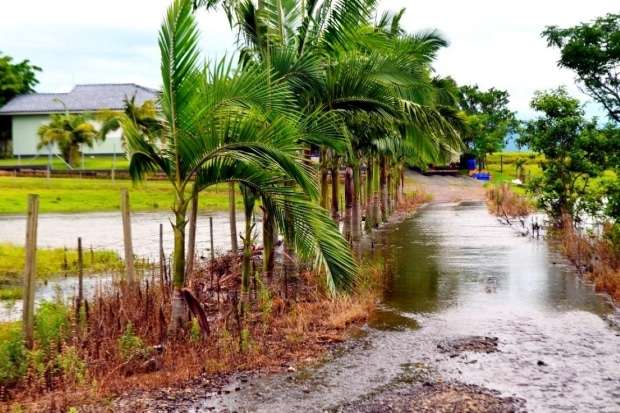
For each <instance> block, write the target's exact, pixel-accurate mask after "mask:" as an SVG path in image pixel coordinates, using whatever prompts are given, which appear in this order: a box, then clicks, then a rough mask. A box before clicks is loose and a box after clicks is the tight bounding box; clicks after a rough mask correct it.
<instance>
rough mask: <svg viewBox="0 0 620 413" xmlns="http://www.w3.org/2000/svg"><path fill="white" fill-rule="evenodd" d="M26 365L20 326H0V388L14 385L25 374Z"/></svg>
mask: <svg viewBox="0 0 620 413" xmlns="http://www.w3.org/2000/svg"><path fill="white" fill-rule="evenodd" d="M27 365H28V363H27V352H26V348H25V347H24V344H23V337H22V333H21V326H20V324H19V323H4V324H2V325H0V387H9V386H11V385H13V384H15V383H16V382H17V381H18V380H19V379H20V378H21V377H23V376H24V374H26V370H27Z"/></svg>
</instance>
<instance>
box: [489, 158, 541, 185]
mask: <svg viewBox="0 0 620 413" xmlns="http://www.w3.org/2000/svg"><path fill="white" fill-rule="evenodd" d="M518 159H523V160H525V163H524V164H523V166H522V168H523V172H522V176H523V177H524V178H525V181H526V182H527V179H528V178H529V177H533V176H538V175H540V174H541V173H542V171H541V169H540V166H539V162H540V161H541V160H542V157H541V156H539V155H536V154H534V153H532V152H498V153H494V154H491V155H489V156H488V157H487V171H489V172H490V173H491V182H489V184H491V185H501V184H503V183H507V184H509V185H510V187H511V189H512V191H514V192H515V193H517V194H519V195H525V187H524V186H519V185H514V184H513V183H512V181H513V180H514V179H517V160H518Z"/></svg>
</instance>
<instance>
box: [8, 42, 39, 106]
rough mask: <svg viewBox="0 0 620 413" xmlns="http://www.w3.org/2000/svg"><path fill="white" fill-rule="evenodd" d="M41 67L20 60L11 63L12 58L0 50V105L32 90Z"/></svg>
mask: <svg viewBox="0 0 620 413" xmlns="http://www.w3.org/2000/svg"><path fill="white" fill-rule="evenodd" d="M40 71H41V68H40V67H38V66H35V65H33V64H31V63H30V61H29V60H22V61H21V62H19V63H13V58H12V57H11V56H8V55H3V54H2V53H1V52H0V106H2V105H4V104H5V103H6V102H8V101H9V100H11V99H13V98H14V97H15V96H17V95H21V94H23V93H29V92H34V87H35V86H36V85H37V84H38V83H39V81H38V80H37V72H40Z"/></svg>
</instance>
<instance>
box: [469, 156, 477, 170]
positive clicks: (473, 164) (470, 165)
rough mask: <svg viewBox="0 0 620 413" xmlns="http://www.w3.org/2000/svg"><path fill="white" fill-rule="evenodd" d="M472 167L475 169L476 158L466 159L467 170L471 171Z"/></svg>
mask: <svg viewBox="0 0 620 413" xmlns="http://www.w3.org/2000/svg"><path fill="white" fill-rule="evenodd" d="M474 169H476V160H475V159H473V158H472V159H468V160H467V170H469V171H473V170H474Z"/></svg>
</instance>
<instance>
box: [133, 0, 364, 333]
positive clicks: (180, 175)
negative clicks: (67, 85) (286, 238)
mask: <svg viewBox="0 0 620 413" xmlns="http://www.w3.org/2000/svg"><path fill="white" fill-rule="evenodd" d="M198 37H199V34H198V30H197V25H196V21H195V18H194V16H193V14H192V3H191V1H189V0H176V1H175V2H174V3H173V5H172V6H171V7H170V8H169V9H168V12H167V15H166V18H165V20H164V22H163V24H162V28H161V30H160V36H159V46H160V51H161V55H162V56H161V57H162V59H161V73H162V81H163V90H162V94H161V99H160V102H159V105H160V107H161V111H162V119H161V130H162V131H161V138H162V139H161V141H160V142H153V141H152V140H151V139H149V137H148V136H146V134H145V133H144V132H143V131H141V130H140V128H139V127H138V126H137V125H136V124H135V123H134V122H132V121H131V119H129V118H128V117H125V118H123V121H122V123H121V125H122V127H123V129H124V133H125V135H126V138H127V147H128V151H129V155H130V165H129V171H130V174H131V176H132V177H133V179H135V180H140V179H143V178H144V176H145V174H147V173H148V172H151V171H162V172H164V173H165V174H166V176H167V177H168V180H169V181H170V183H171V185H172V187H173V189H174V193H175V199H174V202H173V206H172V210H173V212H174V215H175V217H174V222H173V224H172V226H173V230H174V266H173V271H174V272H173V284H174V287H175V289H174V297H173V300H172V315H171V323H170V327H169V329H170V331H175V330H176V329H177V328H178V327H179V326H180V325H181V324H182V323H183V321H184V319H183V318H184V315H185V314H186V311H185V303H184V299H183V295H182V293H181V289H182V288H183V286H184V283H185V275H186V274H185V270H186V268H185V227H186V224H187V220H186V212H187V208H188V203H189V202H190V199H191V197H192V195H188V194H197V193H198V192H200V191H201V190H203V189H204V188H206V187H207V186H209V185H213V184H216V183H219V182H231V181H232V182H235V181H238V182H242V183H243V185H245V186H246V187H249V188H250V189H251V190H252V191H253V192H254V193H257V194H261V195H262V194H265V193H269V194H272V193H274V192H275V193H277V194H279V197H278V198H277V202H279V203H276V205H282V204H281V203H282V202H285V201H286V202H287V205H288V206H287V208H289V209H291V210H292V215H291V217H290V218H289V219H286V220H282V219H280V224H282V226H284V225H289V226H290V225H297V226H301V227H302V228H305V227H304V226H306V227H307V225H309V224H311V225H312V228H313V230H312V231H308V232H307V233H305V234H303V235H302V234H296V235H295V237H296V238H295V239H293V240H292V241H294V242H295V245H296V246H298V247H300V248H301V247H303V252H304V253H305V254H308V255H309V256H310V255H312V257H313V258H315V259H316V262H317V264H322V266H323V268H324V270H325V273H326V274H327V276H328V278H329V279H330V280H331V282H330V283H328V285H331V286H333V287H334V288H337V287H339V286H350V285H351V284H352V282H353V279H354V275H355V271H356V268H355V263H354V262H353V260H352V258H351V257H350V254H349V252H348V249H347V248H346V247H347V246H346V243H345V242H344V240H342V237H340V236H339V234H338V232H337V231H333V230H332V231H330V230H329V227H328V226H327V224H326V223H325V220H324V219H323V217H321V216H320V213H319V212H316V211H314V212H312V211H311V212H312V214H311V215H309V216H310V217H314V216H316V217H317V218H313V219H311V220H309V221H307V222H305V223H300V222H299V221H303V220H301V219H298V218H300V215H299V214H297V215H295V214H296V213H297V212H296V211H298V209H301V210H304V208H309V207H306V205H307V204H308V203H309V202H310V199H312V198H313V197H316V195H317V189H316V186H315V184H314V181H313V177H312V175H311V173H310V171H309V170H308V168H307V167H306V166H305V165H304V163H303V161H302V159H301V158H299V157H298V154H299V153H300V147H299V145H298V142H299V140H300V139H301V137H303V134H299V133H297V132H296V131H297V126H298V125H299V124H302V123H303V122H300V120H299V114H298V113H297V111H296V110H295V107H294V105H293V106H292V105H290V102H291V101H292V99H293V96H292V94H291V92H290V90H289V88H288V86H287V84H286V83H284V82H280V81H278V79H276V78H274V77H273V75H272V73H271V72H269V71H267V70H264V68H262V67H259V66H254V67H250V66H248V67H245V68H244V69H243V70H235V69H233V68H232V65H231V64H230V62H228V61H226V60H222V61H221V62H220V63H218V64H216V65H214V66H207V67H206V68H201V67H199V65H198V64H199V63H198V62H199V52H198ZM231 165H232V166H231ZM233 166H236V168H233ZM231 170H234V171H235V175H233V174H232V172H230V171H231ZM257 171H262V172H261V173H262V174H263V175H261V176H262V177H263V178H264V179H263V180H262V181H258V182H259V183H258V184H257V183H256V182H257V181H252V180H251V178H252V177H253V176H254V175H255V174H256V173H257ZM244 174H245V175H244ZM264 174H267V176H272V175H273V176H275V177H278V176H285V177H287V181H288V182H292V183H293V185H294V187H291V185H286V186H285V187H282V184H281V183H280V181H277V180H274V179H271V180H267V178H266V177H265V176H264ZM253 182H254V184H252V183H253ZM260 183H262V184H265V185H266V183H268V184H269V187H268V188H263V187H262V186H260V185H259V184H260ZM273 199H276V198H273ZM246 201H247V200H246ZM274 202H275V201H274ZM247 203H248V204H249V203H250V202H247ZM280 210H281V209H280ZM249 211H250V206H249V205H248V208H247V209H246V214H249V213H250V212H249ZM278 211H279V210H278ZM276 212H277V211H276ZM281 216H282V215H280V218H281ZM291 218H292V219H291ZM304 219H306V218H304ZM248 225H249V222H248ZM246 229H247V227H246ZM325 231H326V232H325ZM247 233H248V232H247V231H246V235H247ZM319 233H321V235H322V237H321V238H320V239H319V238H318V234H319ZM313 234H314V236H313ZM323 237H326V238H327V239H326V240H325V239H323ZM247 242H248V241H247V240H246V243H247ZM244 246H247V244H244ZM246 253H247V251H246ZM243 273H244V274H243V282H242V298H243V296H244V295H246V297H247V283H246V281H247V277H248V276H249V268H244V272H243Z"/></svg>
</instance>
